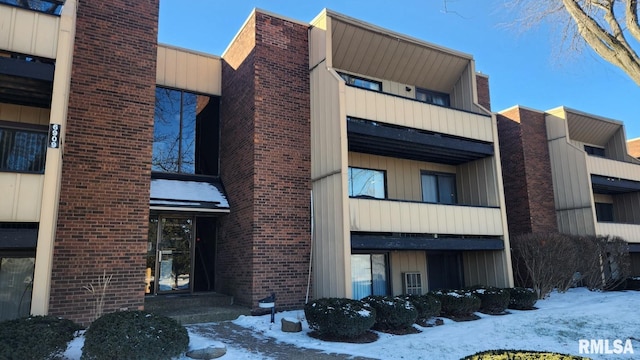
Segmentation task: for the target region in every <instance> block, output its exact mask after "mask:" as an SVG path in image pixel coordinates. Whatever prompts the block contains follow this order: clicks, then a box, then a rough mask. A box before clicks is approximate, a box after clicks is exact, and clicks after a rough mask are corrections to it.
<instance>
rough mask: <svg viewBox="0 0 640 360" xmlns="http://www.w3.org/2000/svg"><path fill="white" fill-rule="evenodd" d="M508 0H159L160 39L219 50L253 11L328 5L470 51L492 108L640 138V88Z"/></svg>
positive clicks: (309, 15)
mask: <svg viewBox="0 0 640 360" xmlns="http://www.w3.org/2000/svg"><path fill="white" fill-rule="evenodd" d="M504 2H505V0H491V1H476V0H447V1H446V10H448V12H446V11H445V2H444V1H443V0H421V1H415V0H412V1H404V0H397V1H393V2H392V1H388V0H386V1H385V0H367V1H361V0H325V1H315V0H270V1H269V0H252V1H249V0H160V27H159V39H158V40H159V41H160V42H161V43H166V44H171V45H175V46H180V47H184V48H188V49H193V50H197V51H202V52H205V53H210V54H214V55H221V54H222V52H223V51H224V50H225V49H226V47H227V45H228V44H229V42H230V41H231V40H232V38H233V37H234V36H235V34H236V33H237V32H238V30H239V29H240V27H241V26H242V24H243V23H244V21H245V20H246V19H247V17H248V16H249V14H250V13H251V10H252V9H253V8H260V9H264V10H267V11H270V12H273V13H276V14H280V15H283V16H286V17H289V18H293V19H296V20H299V21H302V22H309V21H310V20H311V19H313V18H314V17H315V16H316V15H317V14H318V13H319V12H320V11H321V10H322V9H323V8H328V9H331V10H334V11H337V12H340V13H343V14H345V15H348V16H351V17H354V18H357V19H360V20H363V21H366V22H369V23H372V24H375V25H378V26H381V27H384V28H387V29H390V30H393V31H396V32H400V33H403V34H407V35H409V36H413V37H416V38H419V39H422V40H425V41H428V42H431V43H435V44H438V45H441V46H444V47H448V48H452V49H455V50H458V51H462V52H465V53H468V54H471V55H473V57H474V58H475V61H476V70H478V71H480V72H483V73H485V74H487V75H489V81H490V86H491V101H492V109H493V110H494V111H499V110H503V109H505V108H508V107H511V106H513V105H522V106H526V107H530V108H534V109H539V110H548V109H551V108H555V107H558V106H562V105H564V106H568V107H571V108H574V109H577V110H581V111H584V112H588V113H593V114H596V115H600V116H604V117H607V118H612V119H615V120H620V121H623V122H624V123H625V127H626V134H627V138H629V139H632V138H637V137H640V112H639V111H638V110H639V109H640V106H639V101H640V87H638V86H637V85H635V83H634V82H633V81H631V80H630V79H629V78H628V77H627V76H626V75H625V74H624V73H623V72H622V71H620V70H618V69H617V68H616V67H614V66H613V65H610V64H608V63H607V62H605V61H604V60H601V59H600V58H599V57H598V56H597V55H596V54H595V53H594V52H593V51H591V50H590V49H585V50H584V51H583V53H581V54H577V55H576V54H574V55H563V54H561V53H559V52H558V51H557V50H554V49H557V48H558V47H559V46H560V37H559V35H558V34H557V31H555V29H552V28H551V27H550V26H547V25H541V26H538V27H535V28H533V29H530V30H528V31H520V30H518V29H517V28H515V27H513V26H511V27H509V26H504V25H503V24H507V23H512V20H510V18H511V17H512V15H513V13H511V12H509V11H508V10H506V9H505V8H504V5H503V4H504Z"/></svg>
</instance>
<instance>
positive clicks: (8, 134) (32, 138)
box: [0, 122, 47, 174]
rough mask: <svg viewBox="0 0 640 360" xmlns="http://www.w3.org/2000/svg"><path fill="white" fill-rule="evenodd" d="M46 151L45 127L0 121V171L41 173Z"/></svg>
mask: <svg viewBox="0 0 640 360" xmlns="http://www.w3.org/2000/svg"><path fill="white" fill-rule="evenodd" d="M23 126H24V127H23ZM46 153H47V129H46V127H44V126H36V125H33V126H28V125H24V124H17V125H16V126H15V127H13V126H11V127H10V126H9V125H7V124H6V123H2V122H0V171H15V172H26V173H36V174H43V173H44V161H45V158H46Z"/></svg>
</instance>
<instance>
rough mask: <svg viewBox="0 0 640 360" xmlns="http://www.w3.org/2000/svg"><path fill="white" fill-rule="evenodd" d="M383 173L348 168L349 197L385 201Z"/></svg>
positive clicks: (380, 171)
mask: <svg viewBox="0 0 640 360" xmlns="http://www.w3.org/2000/svg"><path fill="white" fill-rule="evenodd" d="M384 180H385V173H384V171H382V170H372V169H362V168H356V167H350V168H349V181H348V183H349V196H353V197H357V196H362V197H372V198H375V199H385V198H386V189H385V183H384Z"/></svg>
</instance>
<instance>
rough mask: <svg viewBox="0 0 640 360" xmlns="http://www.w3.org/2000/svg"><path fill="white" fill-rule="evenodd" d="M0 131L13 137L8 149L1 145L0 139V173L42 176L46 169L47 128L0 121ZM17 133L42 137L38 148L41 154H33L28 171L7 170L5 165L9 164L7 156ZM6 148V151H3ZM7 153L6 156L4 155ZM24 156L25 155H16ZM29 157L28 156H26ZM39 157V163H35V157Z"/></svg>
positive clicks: (0, 139) (22, 169) (19, 169)
mask: <svg viewBox="0 0 640 360" xmlns="http://www.w3.org/2000/svg"><path fill="white" fill-rule="evenodd" d="M0 130H4V131H7V133H9V134H11V133H13V135H9V136H11V139H12V141H13V143H12V145H13V146H12V148H11V149H9V148H8V145H7V144H4V143H2V142H1V141H2V138H1V137H0V172H11V173H23V174H44V169H45V167H46V157H47V139H48V135H49V128H48V126H47V125H38V124H29V123H16V122H9V121H1V120H0ZM17 133H25V134H37V135H40V136H43V138H42V139H39V140H40V141H42V143H41V144H39V145H40V146H39V148H40V151H41V153H40V154H39V155H38V154H35V155H34V159H32V160H31V161H30V162H29V164H30V165H29V169H27V168H18V169H16V168H8V165H7V163H8V162H9V160H10V159H9V156H10V155H11V152H12V151H13V150H14V146H15V138H16V134H17ZM5 147H7V149H5ZM5 151H7V152H8V154H4V152H5ZM18 155H25V154H18ZM18 155H16V156H18ZM27 155H30V154H27ZM38 156H39V157H40V159H39V161H36V159H35V157H38Z"/></svg>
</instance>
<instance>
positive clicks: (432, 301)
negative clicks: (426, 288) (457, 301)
mask: <svg viewBox="0 0 640 360" xmlns="http://www.w3.org/2000/svg"><path fill="white" fill-rule="evenodd" d="M403 298H404V299H405V300H407V301H409V302H411V303H412V304H413V306H415V308H416V310H417V311H418V319H417V320H426V319H430V318H432V317H434V316H438V315H440V310H441V309H442V304H440V300H438V299H436V298H435V297H434V296H432V295H429V294H427V295H404V297H403Z"/></svg>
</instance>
